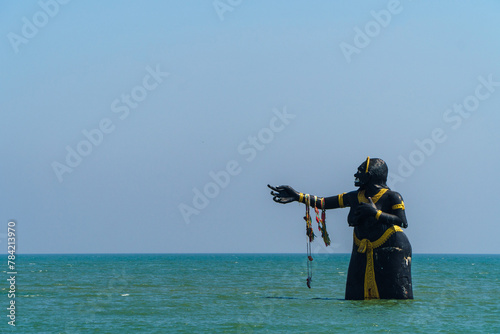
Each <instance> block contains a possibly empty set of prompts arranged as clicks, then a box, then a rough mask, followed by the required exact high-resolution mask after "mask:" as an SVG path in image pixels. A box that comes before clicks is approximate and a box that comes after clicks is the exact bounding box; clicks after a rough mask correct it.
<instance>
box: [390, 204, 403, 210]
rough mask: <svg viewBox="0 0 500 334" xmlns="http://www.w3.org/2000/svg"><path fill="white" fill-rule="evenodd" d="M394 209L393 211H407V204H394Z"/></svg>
mask: <svg viewBox="0 0 500 334" xmlns="http://www.w3.org/2000/svg"><path fill="white" fill-rule="evenodd" d="M392 209H393V210H397V209H401V210H404V209H405V203H404V202H401V203H400V204H394V205H393V206H392Z"/></svg>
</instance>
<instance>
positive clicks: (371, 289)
mask: <svg viewBox="0 0 500 334" xmlns="http://www.w3.org/2000/svg"><path fill="white" fill-rule="evenodd" d="M396 232H403V230H402V229H401V227H399V226H397V225H393V226H391V227H389V228H388V229H387V230H385V232H384V234H383V235H382V236H381V237H380V238H378V239H377V240H376V241H374V242H371V241H370V240H368V239H363V240H359V239H358V238H357V237H356V234H355V233H354V243H355V244H356V246H358V253H366V270H365V299H380V296H379V294H378V288H377V282H376V281H375V267H374V265H373V250H374V249H375V248H378V247H380V246H382V245H383V244H384V243H385V242H386V241H387V239H389V237H390V236H391V235H393V234H394V233H396Z"/></svg>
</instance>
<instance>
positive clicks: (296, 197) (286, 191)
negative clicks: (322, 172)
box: [267, 185, 350, 210]
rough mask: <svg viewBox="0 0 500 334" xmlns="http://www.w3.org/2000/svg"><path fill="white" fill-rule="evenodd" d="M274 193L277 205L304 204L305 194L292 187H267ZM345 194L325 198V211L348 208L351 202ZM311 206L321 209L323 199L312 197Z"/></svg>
mask: <svg viewBox="0 0 500 334" xmlns="http://www.w3.org/2000/svg"><path fill="white" fill-rule="evenodd" d="M267 186H268V187H269V188H270V189H271V190H272V191H271V195H272V196H273V201H275V202H276V203H281V204H286V203H291V202H295V201H297V202H301V203H304V197H305V194H303V193H300V192H298V191H296V190H295V189H293V188H292V187H290V186H276V187H273V186H270V185H267ZM344 195H345V194H340V195H336V196H331V197H324V199H325V209H327V210H328V209H337V208H344V207H348V206H350V205H349V200H348V198H347V196H344ZM309 198H310V205H311V206H312V207H317V208H321V199H322V197H315V196H314V195H310V197H309Z"/></svg>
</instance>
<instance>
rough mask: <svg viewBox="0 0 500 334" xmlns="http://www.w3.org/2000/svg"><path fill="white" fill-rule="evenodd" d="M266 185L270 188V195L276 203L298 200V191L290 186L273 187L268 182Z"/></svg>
mask: <svg viewBox="0 0 500 334" xmlns="http://www.w3.org/2000/svg"><path fill="white" fill-rule="evenodd" d="M267 186H268V187H269V188H270V189H271V190H272V191H271V195H272V196H273V201H275V202H276V203H281V204H286V203H290V202H293V201H298V200H299V193H298V192H296V191H295V190H294V189H293V188H292V187H290V186H278V187H273V186H270V185H269V184H268V185H267Z"/></svg>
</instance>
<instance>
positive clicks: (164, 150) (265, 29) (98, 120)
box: [0, 0, 500, 253]
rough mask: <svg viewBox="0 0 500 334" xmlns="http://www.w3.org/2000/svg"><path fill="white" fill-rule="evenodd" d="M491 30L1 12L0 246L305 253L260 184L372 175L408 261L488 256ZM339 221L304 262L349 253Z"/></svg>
mask: <svg viewBox="0 0 500 334" xmlns="http://www.w3.org/2000/svg"><path fill="white" fill-rule="evenodd" d="M499 13H500V3H499V2H497V1H481V2H460V3H457V2H453V1H439V2H436V1H409V0H402V1H370V2H364V1H357V2H351V1H349V2H348V1H344V2H340V1H326V0H325V1H315V2H310V1H290V0H287V1H285V0H282V1H264V0H252V1H250V0H241V1H238V0H231V1H229V0H220V1H212V0H205V1H159V0H158V1H105V2H98V1H76V0H74V1H62V0H60V1H56V0H41V1H3V2H2V11H1V12H0V35H1V36H2V39H1V43H0V54H1V59H2V62H1V65H0V66H1V77H2V80H0V94H1V96H0V98H1V104H0V105H1V122H0V136H1V140H0V152H1V156H2V161H1V162H0V175H1V177H0V203H1V206H0V207H1V210H0V212H1V219H0V224H2V225H3V226H4V227H1V225H0V229H5V232H6V230H7V222H8V221H9V219H15V220H16V221H17V244H18V249H17V250H18V252H20V253H108V252H109V253H135V252H137V253H154V252H169V253H170V252H180V253H184V252H304V251H305V243H306V237H305V227H304V221H303V219H302V217H303V215H304V207H303V205H299V204H296V203H293V204H289V205H285V206H282V205H278V204H275V203H274V202H272V200H271V197H270V195H269V191H268V189H267V187H266V184H268V183H270V184H273V185H279V184H289V185H291V186H293V187H294V188H295V189H297V190H299V191H302V192H306V193H312V194H316V195H320V196H330V195H336V194H338V193H341V192H346V191H351V190H354V189H355V188H354V185H353V179H354V177H353V174H354V172H355V171H356V168H357V166H358V165H359V164H360V163H361V162H362V161H363V160H364V159H365V158H366V156H371V157H379V158H382V159H384V160H385V161H386V162H387V164H388V166H389V171H390V172H391V173H392V174H391V182H390V185H391V186H392V187H393V189H395V190H397V191H399V192H400V193H401V194H402V196H403V197H404V200H405V204H406V209H407V218H408V222H409V228H408V229H407V230H406V233H407V235H408V236H409V238H410V241H411V243H412V245H413V251H414V252H415V253H499V252H500V243H498V235H499V234H500V224H499V221H498V215H497V207H498V186H499V178H498V172H497V170H498V169H499V166H500V156H499V155H498V152H499V143H500V134H499V131H498V126H499V124H500V65H499V59H500V57H499V56H500V39H499V38H498V31H500V14H499ZM221 171H223V172H221ZM200 194H201V195H200ZM347 210H348V209H344V210H335V211H329V212H328V213H327V224H328V230H329V232H330V236H331V237H332V239H333V245H332V247H329V248H328V249H325V247H324V246H321V243H320V240H318V241H316V242H315V245H314V247H315V251H317V252H350V249H351V244H352V229H351V228H349V227H348V225H347V222H346V216H347V213H348V211H347ZM0 242H1V243H0V245H1V244H3V245H4V246H5V244H6V235H5V233H2V234H0ZM5 248H6V247H5Z"/></svg>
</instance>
